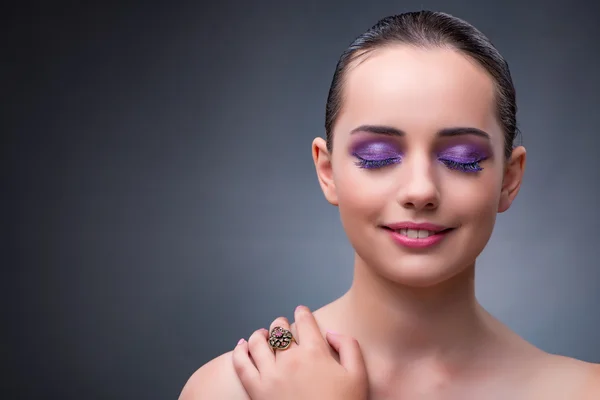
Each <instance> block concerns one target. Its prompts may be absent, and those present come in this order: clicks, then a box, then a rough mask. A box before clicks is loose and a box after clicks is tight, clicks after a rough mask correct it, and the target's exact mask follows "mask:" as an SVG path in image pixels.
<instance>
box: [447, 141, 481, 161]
mask: <svg viewBox="0 0 600 400" xmlns="http://www.w3.org/2000/svg"><path fill="white" fill-rule="evenodd" d="M438 157H439V158H440V159H441V160H447V161H452V162H456V163H461V164H472V163H476V162H479V161H482V160H485V159H486V158H488V157H489V154H488V152H487V151H486V150H484V149H482V148H480V147H479V146H473V145H470V144H460V145H455V146H452V147H450V148H448V149H446V150H444V151H442V152H440V153H439V154H438Z"/></svg>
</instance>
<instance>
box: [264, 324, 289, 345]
mask: <svg viewBox="0 0 600 400" xmlns="http://www.w3.org/2000/svg"><path fill="white" fill-rule="evenodd" d="M292 340H294V337H293V336H292V332H290V331H288V330H287V329H283V328H282V327H280V326H276V327H274V328H273V329H272V330H271V334H270V335H269V345H270V346H271V347H272V348H273V349H274V350H285V349H287V348H288V347H290V344H292Z"/></svg>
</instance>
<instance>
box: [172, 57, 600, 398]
mask: <svg viewBox="0 0 600 400" xmlns="http://www.w3.org/2000/svg"><path fill="white" fill-rule="evenodd" d="M344 94H345V96H344V104H343V107H342V111H341V112H340V115H339V116H338V120H337V122H336V127H335V130H334V145H333V148H334V151H332V152H330V151H329V150H328V149H327V147H326V144H325V141H324V140H323V139H321V138H317V139H315V141H314V142H313V146H312V151H313V159H314V163H315V168H316V172H317V176H318V179H319V183H320V185H321V189H322V190H323V193H324V195H325V198H326V199H327V201H328V202H329V203H330V204H332V205H334V206H336V207H338V208H339V211H340V216H341V220H342V224H343V226H344V230H345V232H346V234H347V236H348V239H349V241H350V242H351V244H352V246H353V248H354V249H355V262H354V280H353V284H352V286H351V288H350V289H349V290H348V292H347V293H346V294H345V295H344V296H342V297H341V298H339V299H338V300H336V301H334V302H332V303H330V304H328V305H326V306H324V307H322V308H320V309H318V310H316V311H315V312H314V318H315V319H316V324H317V325H318V327H319V329H320V331H321V333H322V336H323V337H324V339H323V343H324V344H325V343H327V342H328V339H327V340H326V339H325V331H326V330H332V331H335V332H338V333H340V334H341V335H343V336H344V337H350V338H353V339H356V341H357V343H359V345H360V349H361V353H362V358H363V359H364V366H365V368H366V374H367V376H368V385H367V388H366V390H367V396H368V399H370V400H380V399H381V400H382V399H400V400H402V399H435V400H453V399H457V400H465V399H467V400H468V399H477V400H479V399H486V400H487V399H490V400H494V399H502V400H505V399H511V400H519V399H524V400H525V399H527V400H529V399H532V400H536V399H543V400H554V399H556V400H563V399H584V400H585V399H588V398H589V399H590V400H591V399H597V398H600V367H599V366H598V365H596V364H591V363H586V362H583V361H579V360H575V359H572V358H568V357H563V356H558V355H552V354H548V353H545V352H544V351H542V350H540V349H538V348H536V347H535V346H533V345H532V344H530V343H528V342H526V341H525V340H523V339H522V338H520V337H519V336H518V335H517V334H515V333H514V332H512V331H511V330H510V329H509V328H508V327H506V326H505V325H504V324H502V323H501V322H500V321H498V320H497V319H496V318H494V317H493V316H491V315H490V314H489V313H487V312H486V311H485V310H484V309H483V308H482V307H481V305H480V304H479V303H478V302H477V300H476V298H475V288H474V274H475V272H474V271H475V260H476V258H477V257H478V256H479V254H480V253H481V251H482V250H483V248H484V247H485V246H486V244H487V242H488V240H489V238H490V236H491V233H492V230H493V226H494V224H495V219H496V216H497V214H498V213H502V212H504V211H506V210H508V209H509V208H510V206H511V204H512V202H513V201H514V199H515V198H516V196H517V193H518V192H519V189H520V186H521V183H522V178H523V173H524V169H525V159H526V152H525V149H524V148H523V147H517V148H515V149H514V150H513V152H512V155H511V157H510V159H508V160H507V159H505V157H504V153H503V148H504V135H503V132H502V128H501V126H500V125H499V123H498V120H497V116H496V108H495V107H496V103H495V86H494V82H493V80H492V78H491V77H490V76H489V75H488V74H487V73H486V72H485V71H484V70H483V69H482V68H481V67H480V66H478V65H477V64H476V63H475V62H473V60H470V59H468V58H467V57H466V56H464V55H462V54H460V53H458V52H456V51H454V50H451V49H415V48H411V47H404V46H389V47H386V48H385V49H380V50H377V51H374V52H372V53H370V54H369V55H368V56H367V57H365V58H363V59H361V60H360V62H357V63H356V65H354V66H353V67H352V68H351V69H350V71H349V72H348V75H347V77H346V82H345V87H344ZM364 126H377V127H378V128H377V129H375V131H376V132H373V131H372V130H371V131H370V130H369V129H368V128H364ZM456 127H468V128H473V129H476V130H479V131H482V132H486V135H483V136H481V135H475V136H474V135H471V134H459V135H453V136H451V137H447V136H443V135H440V132H442V131H443V130H445V129H449V128H450V129H451V128H456ZM381 130H387V131H386V133H384V134H381V132H379V133H378V132H377V131H381ZM391 130H396V131H402V132H403V134H402V135H398V134H391V133H390V132H389V131H391ZM364 143H370V144H369V146H370V147H369V150H368V151H363V153H364V154H366V155H365V157H366V156H372V154H373V153H377V151H383V152H384V153H386V154H395V153H394V152H398V156H397V157H396V158H397V159H398V160H401V162H400V161H398V162H397V163H396V162H395V161H394V163H392V164H389V165H386V166H385V167H383V168H376V169H375V168H374V169H365V168H364V167H360V166H359V165H358V164H357V162H358V159H357V155H356V149H359V150H360V148H361V147H360V146H363V147H364ZM382 148H383V149H384V150H380V149H382ZM465 148H468V149H471V148H475V149H478V150H477V151H478V152H480V153H483V154H485V155H486V156H485V157H483V158H481V160H480V162H479V163H476V164H477V165H478V166H480V167H481V169H480V170H479V171H477V172H469V171H465V170H457V169H453V168H449V167H448V165H447V164H445V163H443V162H440V159H441V158H442V156H446V155H448V154H449V155H450V156H452V155H454V154H458V153H460V152H461V151H463V150H461V149H465ZM363 153H360V154H363ZM465 153H469V154H471V150H469V151H467V152H465ZM360 154H359V155H360ZM396 158H394V160H395V159H396ZM442 161H443V160H442ZM397 221H411V222H431V223H435V224H437V225H443V226H444V227H447V228H452V230H451V231H450V233H449V234H448V235H447V237H445V238H444V239H443V241H441V242H439V243H438V244H437V245H436V246H435V247H431V248H430V249H426V250H423V249H414V248H407V247H405V246H401V245H398V243H396V242H394V240H392V239H391V237H392V236H391V234H390V231H389V229H385V227H386V224H390V223H394V222H397ZM296 320H297V319H296ZM280 323H282V324H285V323H287V322H286V321H282V320H280ZM317 325H315V326H317ZM291 329H292V331H295V330H296V328H295V326H294V325H292V327H291ZM264 334H265V333H264V331H263V332H255V333H254V334H253V335H252V336H251V337H250V339H249V346H248V350H247V351H246V355H247V356H249V355H252V356H254V355H255V354H258V353H256V351H259V350H260V349H261V346H260V344H261V343H262V345H263V346H264V345H265V343H266V338H265V336H264ZM261 335H262V336H261ZM261 338H262V339H261ZM260 340H262V342H260ZM234 346H235V344H232V348H233V347H234ZM302 346H303V344H302V340H300V344H299V348H302ZM237 349H238V350H239V347H238V348H237ZM263 350H264V347H263ZM261 351H262V350H261ZM288 351H289V353H286V355H285V357H295V355H294V354H297V357H299V358H298V360H301V358H302V357H306V355H305V353H303V352H300V351H299V352H296V353H294V350H286V352H288ZM253 352H254V353H253ZM303 354H304V355H303ZM315 357H321V358H323V357H330V358H331V357H333V358H335V352H328V353H326V354H325V353H319V355H318V356H315ZM321 358H319V360H320V361H323V363H324V364H323V365H325V363H326V362H329V361H330V360H325V359H321ZM315 362H316V361H315ZM236 365H237V368H238V372H236V369H235V368H236V367H234V362H233V357H232V353H227V354H224V355H222V356H220V357H218V358H216V359H215V360H213V361H211V362H209V363H208V364H206V365H205V366H203V367H202V368H200V370H198V371H197V372H196V373H195V374H194V375H193V376H192V377H191V378H190V380H189V381H188V383H187V384H186V386H185V388H184V390H183V392H182V393H181V397H180V399H181V400H192V399H195V400H202V399H216V398H218V399H249V398H250V397H249V396H248V394H247V389H248V388H250V387H257V386H258V387H260V384H261V383H260V379H258V378H256V379H254V380H253V379H252V378H250V379H249V380H246V381H245V384H243V382H242V381H240V379H239V377H238V373H239V371H242V372H243V370H244V369H243V368H242V369H239V365H240V364H239V363H238V364H236ZM299 365H305V364H302V363H299ZM306 365H307V367H306V369H305V370H303V371H302V372H303V373H302V374H300V373H299V374H293V375H292V376H289V377H287V378H286V379H288V381H287V382H288V384H289V386H288V387H283V386H279V387H275V386H273V388H263V389H264V390H258V391H255V392H254V393H259V394H258V395H255V396H254V397H252V400H266V399H269V398H274V397H276V396H277V395H278V394H279V393H281V392H285V390H286V389H289V388H291V387H301V386H300V385H302V384H304V385H305V386H307V387H310V388H313V389H314V390H315V391H316V392H314V396H315V398H319V397H318V396H319V388H324V389H323V390H325V388H326V389H327V390H331V388H330V387H326V384H327V383H328V382H329V381H330V379H331V376H328V375H327V373H326V372H323V371H319V373H318V374H317V373H315V374H313V375H310V373H311V372H314V371H311V366H310V365H309V364H306ZM258 370H259V372H260V370H261V367H260V366H259V367H258ZM279 373H280V374H281V376H282V377H283V376H284V374H285V371H284V370H283V369H282V370H281V371H280V372H279ZM255 376H258V375H256V374H255ZM306 376H310V379H307V378H306ZM332 376H333V375H332ZM336 376H337V375H336ZM300 377H305V378H304V380H302V381H300V380H299V379H301V378H300ZM347 379H348V382H350V383H352V382H354V381H353V380H354V379H357V381H358V378H355V377H353V376H352V375H348V377H347ZM282 382H284V383H285V382H286V381H282ZM244 385H246V386H244ZM294 385H297V386H294ZM342 386H343V385H340V393H339V397H334V396H333V395H332V394H331V392H329V391H327V392H326V393H327V394H328V396H329V397H328V399H330V400H337V399H344V400H363V397H360V396H361V394H360V393H358V392H357V394H356V398H350V397H348V394H347V392H345V391H346V390H347V388H345V387H342ZM359 386H360V385H359ZM286 393H288V395H289V396H292V397H284V398H282V400H292V399H298V397H293V395H294V391H287V392H286ZM290 393H291V394H290ZM257 396H258V397H257Z"/></svg>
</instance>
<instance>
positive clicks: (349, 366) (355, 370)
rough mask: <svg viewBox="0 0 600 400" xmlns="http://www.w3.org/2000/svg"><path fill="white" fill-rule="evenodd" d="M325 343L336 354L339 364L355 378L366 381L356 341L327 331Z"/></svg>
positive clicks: (362, 359)
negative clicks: (338, 357)
mask: <svg viewBox="0 0 600 400" xmlns="http://www.w3.org/2000/svg"><path fill="white" fill-rule="evenodd" d="M326 338H327V342H328V343H329V344H330V345H331V347H333V348H334V349H335V351H337V352H338V354H339V356H340V364H341V365H342V366H343V367H344V368H346V370H347V371H348V372H350V373H351V374H352V375H354V376H355V377H357V378H361V379H366V377H367V369H366V367H365V360H364V358H363V355H362V351H361V350H360V345H359V344H358V341H357V340H356V339H354V338H353V337H350V336H347V335H340V334H337V333H333V332H330V331H327V334H326Z"/></svg>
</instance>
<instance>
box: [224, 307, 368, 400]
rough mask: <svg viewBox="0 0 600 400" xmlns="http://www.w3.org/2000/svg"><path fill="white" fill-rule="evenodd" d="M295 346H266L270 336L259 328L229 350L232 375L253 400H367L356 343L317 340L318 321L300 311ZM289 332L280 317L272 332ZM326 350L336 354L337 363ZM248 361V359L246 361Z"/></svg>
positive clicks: (305, 310) (345, 338)
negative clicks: (282, 348) (281, 329)
mask: <svg viewBox="0 0 600 400" xmlns="http://www.w3.org/2000/svg"><path fill="white" fill-rule="evenodd" d="M295 320H296V330H297V331H298V333H297V337H296V340H297V343H294V342H293V341H292V344H291V345H290V347H289V348H287V349H286V350H276V351H275V352H274V351H273V349H272V348H271V346H269V343H268V337H269V332H270V331H267V330H265V329H259V330H257V331H256V332H254V333H253V334H252V336H250V339H248V342H246V341H245V340H243V339H242V340H240V342H239V343H238V345H237V346H236V348H235V349H234V351H233V365H234V368H235V371H236V373H237V375H238V377H239V379H240V381H241V382H242V385H243V386H244V389H246V392H247V393H248V395H249V396H250V398H251V399H252V400H273V399H278V400H306V399H327V400H365V399H366V398H367V372H366V368H365V365H364V360H363V357H362V353H361V351H360V347H359V345H358V342H357V341H356V339H354V338H351V337H349V336H345V335H339V334H334V333H333V332H327V335H326V338H327V341H326V340H325V339H324V338H323V336H322V335H321V332H320V330H319V327H318V325H317V322H316V320H315V318H314V316H313V315H312V313H311V312H310V310H309V309H308V308H306V307H304V306H299V307H298V308H296V312H295ZM275 326H280V327H282V328H284V329H287V330H290V326H289V323H288V321H287V319H286V318H284V317H279V318H277V319H276V320H275V321H273V323H272V324H271V330H272V329H273V328H274V327H275ZM330 346H331V347H333V349H335V351H337V353H338V354H339V358H340V361H339V362H338V361H336V359H335V358H334V357H333V355H332V354H331V352H330ZM250 357H252V358H250Z"/></svg>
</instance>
